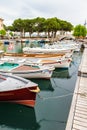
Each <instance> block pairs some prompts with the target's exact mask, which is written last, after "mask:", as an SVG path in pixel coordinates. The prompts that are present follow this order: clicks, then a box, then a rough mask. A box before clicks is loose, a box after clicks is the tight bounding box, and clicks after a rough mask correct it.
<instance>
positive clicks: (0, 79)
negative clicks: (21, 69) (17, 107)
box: [0, 73, 40, 107]
mask: <svg viewBox="0 0 87 130" xmlns="http://www.w3.org/2000/svg"><path fill="white" fill-rule="evenodd" d="M39 91H40V89H39V87H38V84H36V83H34V82H32V81H30V80H27V79H24V78H21V77H18V76H13V75H12V74H9V75H8V74H3V73H0V102H10V103H17V104H21V105H26V106H31V107H34V105H35V102H36V94H37V93H38V92H39Z"/></svg>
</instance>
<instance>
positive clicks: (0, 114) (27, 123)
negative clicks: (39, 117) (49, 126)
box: [0, 103, 40, 130]
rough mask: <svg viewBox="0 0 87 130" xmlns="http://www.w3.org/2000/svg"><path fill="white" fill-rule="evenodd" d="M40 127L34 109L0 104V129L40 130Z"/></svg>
mask: <svg viewBox="0 0 87 130" xmlns="http://www.w3.org/2000/svg"><path fill="white" fill-rule="evenodd" d="M39 127H40V126H39V124H38V123H37V121H36V116H35V110H34V109H33V108H30V107H26V106H22V105H18V104H12V103H0V129H6V130H10V129H11V130H13V129H17V130H20V129H21V130H38V129H39Z"/></svg>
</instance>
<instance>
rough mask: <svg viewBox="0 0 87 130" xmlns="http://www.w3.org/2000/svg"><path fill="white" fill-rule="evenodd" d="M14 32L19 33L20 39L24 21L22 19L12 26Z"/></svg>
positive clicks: (22, 33)
mask: <svg viewBox="0 0 87 130" xmlns="http://www.w3.org/2000/svg"><path fill="white" fill-rule="evenodd" d="M12 26H13V28H14V31H18V32H20V33H21V37H23V35H24V21H23V20H22V19H20V18H19V19H16V20H15V21H14V22H13V24H12Z"/></svg>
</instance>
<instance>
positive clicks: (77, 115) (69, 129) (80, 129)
mask: <svg viewBox="0 0 87 130" xmlns="http://www.w3.org/2000/svg"><path fill="white" fill-rule="evenodd" d="M86 55H87V48H85V50H84V53H83V57H82V61H81V64H80V66H79V71H78V77H77V82H76V86H75V91H74V95H73V99H72V103H71V108H70V112H69V116H68V120H67V125H66V130H87V57H86Z"/></svg>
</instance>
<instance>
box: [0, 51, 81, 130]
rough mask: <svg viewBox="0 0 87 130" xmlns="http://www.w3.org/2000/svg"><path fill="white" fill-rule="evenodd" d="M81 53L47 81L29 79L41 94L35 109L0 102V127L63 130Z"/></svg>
mask: <svg viewBox="0 0 87 130" xmlns="http://www.w3.org/2000/svg"><path fill="white" fill-rule="evenodd" d="M81 57H82V52H78V53H74V54H73V60H72V62H71V65H70V67H69V69H55V70H54V72H53V75H52V78H51V79H50V80H45V79H32V81H34V82H35V83H38V85H39V88H40V90H41V91H40V93H38V94H37V97H36V105H35V107H34V108H31V107H27V106H23V105H18V104H12V103H0V130H65V127H66V122H67V118H68V114H69V109H70V105H71V101H72V96H73V92H74V88H75V83H76V79H77V74H78V67H79V64H80V61H81Z"/></svg>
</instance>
